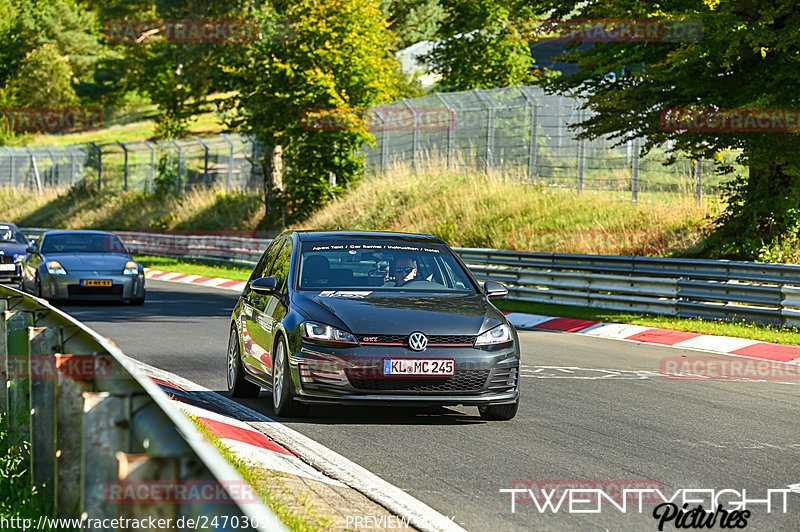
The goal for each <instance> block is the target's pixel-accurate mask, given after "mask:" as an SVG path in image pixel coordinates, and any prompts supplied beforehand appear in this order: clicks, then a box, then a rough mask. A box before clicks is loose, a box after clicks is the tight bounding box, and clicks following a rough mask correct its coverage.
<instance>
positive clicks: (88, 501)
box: [0, 286, 285, 531]
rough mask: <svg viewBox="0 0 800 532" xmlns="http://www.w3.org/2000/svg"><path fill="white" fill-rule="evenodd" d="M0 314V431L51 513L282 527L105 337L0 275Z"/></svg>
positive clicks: (99, 521)
mask: <svg viewBox="0 0 800 532" xmlns="http://www.w3.org/2000/svg"><path fill="white" fill-rule="evenodd" d="M0 314H2V316H0V375H1V376H2V380H1V381H0V408H2V410H3V412H4V413H5V414H7V415H8V421H9V428H10V431H9V433H10V435H12V436H13V437H14V438H16V441H17V442H21V441H28V442H30V443H31V454H30V471H32V477H33V478H32V481H33V482H34V484H36V485H42V484H43V485H44V488H43V489H42V490H41V495H40V496H41V497H44V498H45V501H44V502H45V503H50V504H52V505H53V506H54V508H55V509H56V511H57V514H58V515H59V516H64V517H72V518H81V517H82V518H83V519H84V526H82V527H81V528H82V530H114V529H123V528H124V529H128V528H129V527H130V525H128V526H127V527H126V526H125V524H124V522H121V521H116V524H114V523H115V522H114V521H111V520H112V519H120V518H126V519H138V520H141V519H148V518H149V517H151V516H152V517H154V519H156V522H157V520H158V519H163V520H164V521H161V522H160V523H159V525H158V526H159V527H161V528H162V529H168V530H177V529H182V528H194V527H195V526H199V528H202V527H203V523H206V525H207V526H210V525H211V523H214V524H215V525H216V526H215V527H212V528H213V529H214V530H231V531H233V530H237V531H241V530H281V531H283V530H285V528H284V527H283V525H282V524H281V523H280V521H279V520H278V518H277V517H276V516H275V514H274V513H272V511H271V510H269V509H268V508H267V507H266V506H264V505H263V504H262V502H261V501H260V500H259V499H258V497H257V496H256V495H255V493H253V492H252V490H251V489H250V487H249V486H248V485H247V484H246V483H245V481H244V480H243V479H242V478H241V476H240V475H239V474H238V473H237V472H236V471H235V470H234V469H233V468H232V467H231V466H230V465H229V464H228V463H227V461H226V460H225V459H224V457H223V456H222V455H221V454H220V453H219V452H218V451H217V450H216V449H215V448H214V447H213V446H212V445H211V444H210V443H209V442H207V441H206V440H205V438H204V437H203V436H202V435H201V434H200V432H198V430H197V429H196V427H195V426H194V425H193V424H192V422H191V421H190V420H189V419H188V418H186V417H185V416H184V415H183V414H182V413H181V412H179V411H178V410H177V409H176V408H175V407H174V406H173V405H172V404H170V401H169V399H168V398H167V396H166V395H165V394H164V392H162V391H161V390H160V389H159V388H158V386H156V385H155V384H154V383H153V382H151V381H150V380H149V379H148V378H146V377H144V376H142V375H141V374H140V373H138V372H137V370H136V369H135V366H134V364H133V362H132V361H131V360H130V359H129V358H128V357H127V356H125V355H124V354H123V353H122V351H120V350H119V349H118V348H117V347H115V346H114V345H113V344H112V343H111V342H110V341H109V340H107V339H105V338H103V337H102V336H100V335H98V334H97V333H96V332H94V331H92V330H91V329H89V328H87V327H86V326H85V325H83V324H82V323H80V322H78V321H76V320H75V319H74V318H72V317H70V316H68V315H67V314H64V313H63V312H61V311H60V310H58V309H56V308H54V307H52V306H50V305H49V304H48V303H47V302H46V301H44V300H42V299H38V298H35V297H33V296H30V295H27V294H24V293H22V292H19V291H17V290H14V289H13V288H9V287H6V286H0ZM142 488H145V489H144V490H143V489H142ZM144 492H146V495H143V493H144ZM170 494H171V495H170ZM167 519H169V520H170V521H167ZM103 520H105V521H103ZM128 523H130V521H128ZM245 524H247V525H249V526H244V525H245ZM162 525H168V526H162ZM40 528H42V527H40ZM48 528H53V525H52V524H51V525H50V526H44V528H43V529H48Z"/></svg>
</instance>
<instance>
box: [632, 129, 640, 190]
mask: <svg viewBox="0 0 800 532" xmlns="http://www.w3.org/2000/svg"><path fill="white" fill-rule="evenodd" d="M632 150H633V154H632V155H633V160H632V161H631V164H632V166H631V202H632V203H636V202H637V201H639V139H638V138H637V139H633V148H632Z"/></svg>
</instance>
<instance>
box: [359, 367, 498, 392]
mask: <svg viewBox="0 0 800 532" xmlns="http://www.w3.org/2000/svg"><path fill="white" fill-rule="evenodd" d="M346 374H347V378H348V380H349V381H350V384H351V385H352V386H353V388H355V389H357V390H374V391H403V392H451V393H474V392H477V391H480V390H481V389H482V388H483V386H484V384H486V379H488V378H489V370H488V369H480V370H462V371H456V374H455V375H453V376H452V377H446V378H440V377H425V378H417V377H400V378H392V377H381V378H377V379H376V378H371V375H369V376H368V374H367V373H365V372H364V370H356V369H348V370H346ZM372 375H374V373H373V374H372Z"/></svg>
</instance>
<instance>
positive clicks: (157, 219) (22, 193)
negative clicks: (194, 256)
mask: <svg viewBox="0 0 800 532" xmlns="http://www.w3.org/2000/svg"><path fill="white" fill-rule="evenodd" d="M0 212H2V213H3V214H2V217H3V221H13V222H14V223H16V224H17V225H19V226H20V227H51V228H60V229H104V230H130V231H253V230H260V229H263V225H264V213H265V212H266V209H265V207H264V204H263V200H262V198H261V197H260V196H258V195H257V194H252V193H249V194H246V193H239V192H232V193H225V192H221V191H217V190H209V189H204V188H197V189H193V190H192V191H190V192H187V193H186V194H184V195H182V196H175V195H172V194H161V195H159V194H149V195H148V194H145V193H143V192H139V191H129V192H121V191H112V190H97V189H96V188H94V187H92V186H78V187H73V188H71V189H69V190H63V191H46V192H44V193H42V194H33V193H31V192H29V191H26V190H21V189H15V188H9V187H0Z"/></svg>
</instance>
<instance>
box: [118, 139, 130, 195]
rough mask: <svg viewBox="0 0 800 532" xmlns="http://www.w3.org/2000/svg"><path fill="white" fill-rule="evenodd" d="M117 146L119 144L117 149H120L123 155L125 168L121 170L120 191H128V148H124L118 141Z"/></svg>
mask: <svg viewBox="0 0 800 532" xmlns="http://www.w3.org/2000/svg"><path fill="white" fill-rule="evenodd" d="M117 144H119V147H120V148H122V152H123V153H124V154H125V166H124V167H123V170H122V190H125V191H127V190H128V148H126V147H125V144H123V143H122V142H120V141H117Z"/></svg>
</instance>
